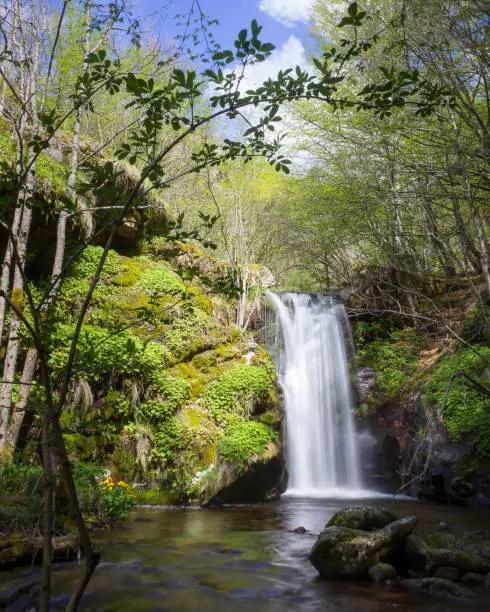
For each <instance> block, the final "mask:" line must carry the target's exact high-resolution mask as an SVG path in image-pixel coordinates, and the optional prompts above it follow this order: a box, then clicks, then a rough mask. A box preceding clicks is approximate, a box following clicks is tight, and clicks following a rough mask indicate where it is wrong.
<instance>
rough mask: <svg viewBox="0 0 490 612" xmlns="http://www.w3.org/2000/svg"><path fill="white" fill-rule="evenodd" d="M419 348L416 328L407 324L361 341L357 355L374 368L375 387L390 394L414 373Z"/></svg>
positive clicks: (395, 393) (362, 361)
mask: <svg viewBox="0 0 490 612" xmlns="http://www.w3.org/2000/svg"><path fill="white" fill-rule="evenodd" d="M361 330H362V328H361ZM370 333H372V328H370ZM361 346H362V345H361ZM419 348H420V338H419V337H418V336H417V334H416V332H415V330H413V329H412V328H407V329H403V330H400V331H392V332H390V333H389V336H388V338H385V339H383V338H381V339H377V340H374V341H373V342H370V343H369V344H366V345H364V347H363V348H361V350H359V352H358V356H359V361H360V362H361V363H363V364H367V365H371V366H372V367H373V368H374V369H375V370H376V373H377V378H376V391H379V392H381V393H383V394H386V395H388V396H390V397H393V396H395V395H397V394H399V393H401V392H402V391H403V390H404V389H405V388H406V386H407V384H408V383H409V381H410V378H411V377H412V376H413V375H414V374H415V372H416V369H417V360H418V352H419Z"/></svg>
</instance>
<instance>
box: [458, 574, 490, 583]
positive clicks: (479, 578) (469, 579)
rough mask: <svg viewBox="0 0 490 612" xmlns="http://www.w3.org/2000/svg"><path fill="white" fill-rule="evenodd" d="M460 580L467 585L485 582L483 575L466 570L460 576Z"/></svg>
mask: <svg viewBox="0 0 490 612" xmlns="http://www.w3.org/2000/svg"><path fill="white" fill-rule="evenodd" d="M461 582H462V583H463V584H466V585H468V586H482V585H483V584H484V582H485V575H484V574H477V573H476V572H467V573H466V574H465V575H464V576H463V577H462V578H461Z"/></svg>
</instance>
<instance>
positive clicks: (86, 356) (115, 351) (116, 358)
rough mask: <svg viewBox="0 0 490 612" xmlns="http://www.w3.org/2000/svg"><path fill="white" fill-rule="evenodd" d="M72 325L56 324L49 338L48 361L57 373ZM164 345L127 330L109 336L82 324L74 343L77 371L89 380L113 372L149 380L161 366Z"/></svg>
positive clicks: (65, 353) (67, 344) (154, 376)
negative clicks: (79, 334) (145, 339)
mask: <svg viewBox="0 0 490 612" xmlns="http://www.w3.org/2000/svg"><path fill="white" fill-rule="evenodd" d="M73 330H74V326H73V325H70V324H61V323H59V324H56V325H55V326H54V327H53V330H52V333H51V337H50V358H49V363H50V366H51V367H52V368H53V370H54V371H55V372H60V371H61V370H62V369H63V368H64V366H65V364H66V360H67V358H68V351H69V347H70V341H71V338H72V337H73ZM165 361H166V350H165V347H164V346H162V345H161V344H159V343H157V342H152V341H148V342H143V341H142V340H140V339H139V338H137V337H135V336H133V335H132V334H131V332H130V331H129V330H125V331H122V332H120V333H117V334H114V335H111V334H110V333H109V332H107V331H106V330H104V329H100V328H99V327H95V326H92V325H85V326H84V327H83V329H82V333H81V336H80V341H79V343H78V346H77V362H76V363H77V365H76V369H77V372H80V373H83V377H84V378H86V379H87V380H88V381H89V382H91V381H92V382H96V381H100V380H102V379H103V378H105V377H107V376H108V375H110V374H112V373H113V372H117V375H118V376H120V377H138V378H139V379H141V380H142V381H145V380H146V381H153V380H156V379H157V378H158V376H159V373H160V372H161V370H162V369H163V368H164V366H165Z"/></svg>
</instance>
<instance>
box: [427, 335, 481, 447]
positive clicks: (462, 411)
mask: <svg viewBox="0 0 490 612" xmlns="http://www.w3.org/2000/svg"><path fill="white" fill-rule="evenodd" d="M475 348H476V349H477V350H478V352H480V353H481V354H482V355H483V356H484V357H486V359H490V347H488V346H486V345H476V346H475ZM486 367H487V365H486V362H485V361H484V360H483V359H481V358H480V357H479V356H478V355H477V354H476V353H475V352H474V351H473V350H471V349H469V348H464V349H461V350H459V351H458V352H456V353H455V354H454V355H450V356H447V357H444V358H442V359H441V360H440V362H439V363H438V365H437V366H436V368H435V371H434V373H433V375H432V376H431V378H430V380H429V381H428V383H427V384H426V386H425V388H424V392H423V399H424V400H425V401H426V402H427V403H430V404H432V405H434V406H437V407H438V408H440V407H441V406H442V405H443V402H444V398H445V395H446V390H447V386H448V383H449V381H450V380H451V377H452V376H453V375H454V374H455V373H456V372H465V373H467V374H468V375H470V376H471V377H472V378H475V379H477V380H479V381H480V382H481V384H482V385H483V386H488V380H487V379H486V376H485V369H486ZM443 417H444V423H445V425H446V427H447V430H448V433H449V436H450V437H451V438H452V439H453V440H456V441H457V440H461V439H462V438H463V437H464V436H466V435H468V434H472V435H474V436H475V450H476V453H477V455H479V456H480V457H483V458H484V457H488V456H489V454H490V405H489V401H488V398H487V397H485V395H484V394H482V393H480V392H478V391H477V390H476V389H474V388H473V387H472V386H471V385H468V384H467V382H465V380H464V379H461V378H456V379H454V380H453V382H452V384H451V388H450V390H449V393H448V395H447V398H446V404H445V409H444V414H443Z"/></svg>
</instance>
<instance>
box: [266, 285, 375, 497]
mask: <svg viewBox="0 0 490 612" xmlns="http://www.w3.org/2000/svg"><path fill="white" fill-rule="evenodd" d="M268 295H269V298H270V300H271V301H272V303H273V305H274V308H275V310H276V320H277V321H278V324H279V327H280V332H281V336H282V338H281V341H280V342H279V346H280V348H279V351H278V354H277V362H278V369H279V377H280V382H281V385H282V388H283V391H284V400H285V411H286V444H287V446H286V456H287V465H288V472H289V487H288V490H287V491H286V494H289V495H300V496H313V497H323V496H329V497H344V498H346V497H347V498H352V497H368V496H372V495H373V492H371V491H366V490H364V489H363V488H362V481H361V474H360V466H359V452H358V445H357V436H356V431H355V427H354V419H353V398H352V389H351V380H350V375H349V363H348V357H347V349H346V338H345V330H348V329H349V323H348V320H347V315H346V312H345V308H344V306H343V304H340V303H338V302H336V301H335V300H334V299H333V298H332V297H330V296H325V295H310V294H301V293H285V294H282V295H277V294H274V293H269V294H268Z"/></svg>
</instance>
